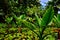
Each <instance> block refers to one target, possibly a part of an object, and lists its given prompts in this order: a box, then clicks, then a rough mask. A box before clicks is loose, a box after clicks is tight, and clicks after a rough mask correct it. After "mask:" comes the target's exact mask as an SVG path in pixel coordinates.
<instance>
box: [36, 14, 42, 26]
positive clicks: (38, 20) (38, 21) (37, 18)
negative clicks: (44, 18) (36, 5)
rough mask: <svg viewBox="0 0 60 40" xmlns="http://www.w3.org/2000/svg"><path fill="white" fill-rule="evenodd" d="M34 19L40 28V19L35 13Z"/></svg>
mask: <svg viewBox="0 0 60 40" xmlns="http://www.w3.org/2000/svg"><path fill="white" fill-rule="evenodd" d="M35 17H36V20H37V23H38V24H39V26H40V25H41V19H40V18H39V17H38V15H37V14H36V13H35Z"/></svg>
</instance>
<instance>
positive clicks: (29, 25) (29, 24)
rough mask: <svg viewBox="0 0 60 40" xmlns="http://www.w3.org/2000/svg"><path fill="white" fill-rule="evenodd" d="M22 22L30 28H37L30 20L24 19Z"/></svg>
mask: <svg viewBox="0 0 60 40" xmlns="http://www.w3.org/2000/svg"><path fill="white" fill-rule="evenodd" d="M22 22H23V24H24V25H25V26H26V27H28V28H30V29H32V30H34V29H36V26H35V25H34V24H33V23H30V22H28V21H26V20H22Z"/></svg>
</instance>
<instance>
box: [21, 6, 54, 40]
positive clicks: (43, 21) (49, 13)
mask: <svg viewBox="0 0 60 40" xmlns="http://www.w3.org/2000/svg"><path fill="white" fill-rule="evenodd" d="M53 16H54V10H53V7H52V6H50V7H49V8H48V9H47V10H46V12H45V14H44V15H43V17H42V18H39V17H38V15H37V14H36V13H35V17H36V21H37V24H38V26H37V27H36V25H35V24H33V23H30V22H28V21H26V20H21V21H22V23H23V24H24V25H25V26H26V27H27V28H29V29H30V30H32V31H33V32H34V33H35V34H37V36H38V37H39V40H44V38H45V37H46V36H47V35H49V34H46V35H44V31H45V29H46V28H47V27H46V26H47V25H48V24H49V23H50V21H51V20H52V18H53ZM36 29H38V30H39V31H38V33H37V32H35V31H34V30H36Z"/></svg>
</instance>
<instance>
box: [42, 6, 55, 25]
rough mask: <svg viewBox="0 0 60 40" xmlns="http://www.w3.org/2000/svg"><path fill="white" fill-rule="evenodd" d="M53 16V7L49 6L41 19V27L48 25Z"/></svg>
mask: <svg viewBox="0 0 60 40" xmlns="http://www.w3.org/2000/svg"><path fill="white" fill-rule="evenodd" d="M53 16H54V10H53V7H52V6H50V7H49V8H48V9H47V10H46V13H45V14H44V15H43V17H42V20H41V26H46V25H48V24H49V22H50V21H51V19H52V18H53Z"/></svg>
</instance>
